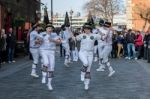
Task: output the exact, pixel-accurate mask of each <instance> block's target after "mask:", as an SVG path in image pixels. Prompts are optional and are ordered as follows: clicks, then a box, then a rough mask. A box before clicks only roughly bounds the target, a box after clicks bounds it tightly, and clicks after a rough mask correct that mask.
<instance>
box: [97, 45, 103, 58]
mask: <svg viewBox="0 0 150 99" xmlns="http://www.w3.org/2000/svg"><path fill="white" fill-rule="evenodd" d="M103 50H104V44H103V43H100V44H98V56H99V58H100V59H102V58H103V57H102V52H103Z"/></svg>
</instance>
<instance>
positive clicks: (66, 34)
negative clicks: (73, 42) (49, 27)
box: [62, 30, 71, 43]
mask: <svg viewBox="0 0 150 99" xmlns="http://www.w3.org/2000/svg"><path fill="white" fill-rule="evenodd" d="M70 37H71V34H70V32H69V31H67V30H65V31H64V32H63V34H62V39H63V40H64V41H63V43H69V38H70Z"/></svg>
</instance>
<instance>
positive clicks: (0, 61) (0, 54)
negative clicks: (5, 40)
mask: <svg viewBox="0 0 150 99" xmlns="http://www.w3.org/2000/svg"><path fill="white" fill-rule="evenodd" d="M1 63H2V51H1V50H0V68H1Z"/></svg>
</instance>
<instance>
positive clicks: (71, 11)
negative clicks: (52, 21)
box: [70, 9, 73, 30]
mask: <svg viewBox="0 0 150 99" xmlns="http://www.w3.org/2000/svg"><path fill="white" fill-rule="evenodd" d="M72 15H73V10H72V9H71V10H70V26H71V30H72Z"/></svg>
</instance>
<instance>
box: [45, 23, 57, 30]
mask: <svg viewBox="0 0 150 99" xmlns="http://www.w3.org/2000/svg"><path fill="white" fill-rule="evenodd" d="M47 27H51V28H52V29H55V28H54V26H53V25H52V24H47V25H46V28H47Z"/></svg>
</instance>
